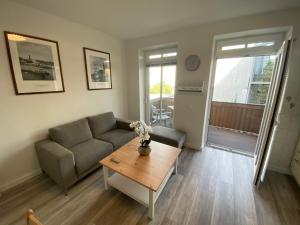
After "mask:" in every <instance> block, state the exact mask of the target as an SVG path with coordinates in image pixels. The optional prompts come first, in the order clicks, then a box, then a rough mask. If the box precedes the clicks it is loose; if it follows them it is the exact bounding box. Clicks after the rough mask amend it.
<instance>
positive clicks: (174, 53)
mask: <svg viewBox="0 0 300 225" xmlns="http://www.w3.org/2000/svg"><path fill="white" fill-rule="evenodd" d="M174 56H177V52H169V53H164V54H163V57H164V58H166V57H174Z"/></svg>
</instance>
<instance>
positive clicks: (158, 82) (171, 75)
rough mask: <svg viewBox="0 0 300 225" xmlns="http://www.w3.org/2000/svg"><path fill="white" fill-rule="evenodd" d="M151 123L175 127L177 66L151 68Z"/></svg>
mask: <svg viewBox="0 0 300 225" xmlns="http://www.w3.org/2000/svg"><path fill="white" fill-rule="evenodd" d="M148 69H149V101H150V123H151V125H152V126H155V125H160V126H165V127H172V126H173V114H174V113H173V112H174V92H175V77H176V65H162V66H150V67H149V68H148Z"/></svg>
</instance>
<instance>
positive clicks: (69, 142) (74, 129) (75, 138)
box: [49, 118, 93, 148]
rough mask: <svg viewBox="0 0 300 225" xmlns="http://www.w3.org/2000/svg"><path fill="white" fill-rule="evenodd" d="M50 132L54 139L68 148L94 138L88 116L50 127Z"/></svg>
mask: <svg viewBox="0 0 300 225" xmlns="http://www.w3.org/2000/svg"><path fill="white" fill-rule="evenodd" d="M49 134H50V137H51V139H52V140H53V141H55V142H57V143H59V144H61V145H62V146H64V147H66V148H71V147H73V146H75V145H77V144H79V143H82V142H84V141H87V140H89V139H92V138H93V136H92V133H91V130H90V127H89V124H88V120H87V119H86V118H84V119H81V120H77V121H74V122H72V123H67V124H63V125H60V126H57V127H53V128H50V129H49Z"/></svg>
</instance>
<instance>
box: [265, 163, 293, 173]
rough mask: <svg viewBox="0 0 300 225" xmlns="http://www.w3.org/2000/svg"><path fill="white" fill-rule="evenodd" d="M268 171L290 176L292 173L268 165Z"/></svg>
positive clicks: (286, 169) (285, 169)
mask: <svg viewBox="0 0 300 225" xmlns="http://www.w3.org/2000/svg"><path fill="white" fill-rule="evenodd" d="M268 170H271V171H274V172H277V173H282V174H287V175H292V172H291V171H290V169H288V168H282V167H280V166H274V165H268Z"/></svg>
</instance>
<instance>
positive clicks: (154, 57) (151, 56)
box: [149, 54, 161, 59]
mask: <svg viewBox="0 0 300 225" xmlns="http://www.w3.org/2000/svg"><path fill="white" fill-rule="evenodd" d="M160 58H161V54H155V55H149V59H160Z"/></svg>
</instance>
